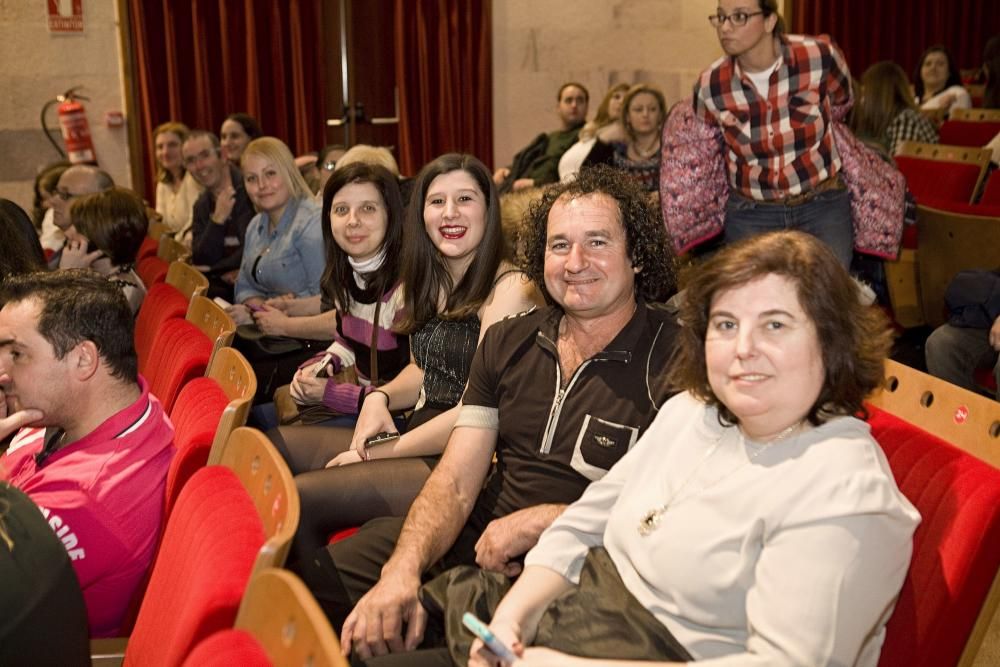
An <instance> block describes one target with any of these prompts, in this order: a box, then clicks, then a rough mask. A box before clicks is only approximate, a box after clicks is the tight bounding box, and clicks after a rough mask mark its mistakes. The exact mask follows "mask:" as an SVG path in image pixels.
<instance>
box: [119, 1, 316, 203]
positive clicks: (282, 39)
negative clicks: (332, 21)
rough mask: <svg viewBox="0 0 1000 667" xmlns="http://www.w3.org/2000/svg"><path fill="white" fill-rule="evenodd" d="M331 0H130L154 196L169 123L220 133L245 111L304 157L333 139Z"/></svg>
mask: <svg viewBox="0 0 1000 667" xmlns="http://www.w3.org/2000/svg"><path fill="white" fill-rule="evenodd" d="M322 1H323V0H242V1H238V0H190V1H188V2H176V1H175V0H129V2H128V10H129V19H130V25H131V33H132V34H131V37H132V39H131V41H132V45H133V50H134V57H135V69H136V71H135V80H136V88H137V93H138V108H137V112H138V116H139V117H138V119H133V122H136V121H137V122H138V123H139V126H140V135H141V142H142V150H143V152H142V158H141V159H142V160H143V164H144V167H145V172H146V182H145V188H146V193H147V196H151V195H152V192H153V185H152V184H153V181H152V179H153V174H154V173H155V171H156V169H155V164H154V161H153V151H152V143H153V141H152V130H153V128H155V127H156V126H157V125H159V124H160V123H162V122H165V121H167V120H179V121H181V122H183V123H185V124H187V125H188V126H189V127H191V128H192V129H193V128H202V129H208V130H211V131H213V132H216V133H217V132H218V131H219V127H220V126H221V124H222V120H223V119H224V118H225V117H226V116H227V115H228V114H230V113H233V112H235V111H245V112H247V113H249V114H250V115H251V116H254V117H255V118H257V120H258V121H260V124H261V127H262V128H263V129H264V133H265V134H268V135H271V136H275V137H278V138H279V139H281V140H283V141H285V142H286V143H287V144H288V145H289V147H290V148H291V149H292V152H293V153H295V154H299V153H304V152H307V151H312V150H317V149H319V148H321V147H322V146H323V145H324V144H325V143H326V142H325V135H324V130H325V128H324V125H323V122H324V119H325V118H326V110H325V108H324V107H325V103H324V97H323V73H322V62H321V60H322V59H321V58H320V57H319V56H318V54H319V53H321V48H322V44H323V42H322V35H321V28H322V20H321V4H322ZM136 188H137V189H139V184H136Z"/></svg>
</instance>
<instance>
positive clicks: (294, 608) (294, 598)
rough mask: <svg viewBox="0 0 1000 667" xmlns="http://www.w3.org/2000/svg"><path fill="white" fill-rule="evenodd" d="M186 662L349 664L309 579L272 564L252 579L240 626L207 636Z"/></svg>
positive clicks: (200, 666) (195, 665) (195, 666)
mask: <svg viewBox="0 0 1000 667" xmlns="http://www.w3.org/2000/svg"><path fill="white" fill-rule="evenodd" d="M184 665H185V666H186V667H215V666H218V667H228V666H229V665H243V666H246V665H251V666H253V667H256V666H260V667H264V666H265V665H268V666H269V665H312V666H313V667H347V660H346V659H345V658H344V657H343V656H342V655H340V643H339V642H338V641H337V635H336V633H335V632H334V630H333V628H331V627H330V622H329V621H328V620H327V619H326V616H325V614H324V613H323V610H322V609H320V606H319V604H318V603H317V602H316V599H315V598H314V597H313V596H312V594H310V593H309V591H308V590H307V589H306V587H305V584H303V583H302V582H301V581H300V580H299V578H298V577H296V576H295V575H294V574H292V573H291V572H286V571H284V570H276V569H270V570H264V571H262V572H259V573H257V574H255V575H254V576H253V578H252V579H250V584H249V585H248V586H247V592H246V595H244V596H243V603H242V604H241V605H240V613H239V615H238V616H237V617H236V627H235V628H234V629H232V630H223V631H222V632H218V633H216V634H214V635H212V636H211V637H209V638H208V639H206V640H205V641H203V642H202V643H201V644H199V645H198V647H197V648H196V649H195V650H194V652H193V653H192V654H191V655H190V656H188V659H187V661H186V662H185V663H184Z"/></svg>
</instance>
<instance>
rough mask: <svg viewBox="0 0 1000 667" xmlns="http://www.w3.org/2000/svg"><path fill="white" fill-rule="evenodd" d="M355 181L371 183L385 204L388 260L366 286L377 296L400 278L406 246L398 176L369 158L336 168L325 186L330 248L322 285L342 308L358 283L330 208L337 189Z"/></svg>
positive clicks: (325, 237) (326, 239)
mask: <svg viewBox="0 0 1000 667" xmlns="http://www.w3.org/2000/svg"><path fill="white" fill-rule="evenodd" d="M351 183H371V184H372V185H374V186H375V189H376V190H378V192H379V194H380V195H381V196H382V202H383V203H384V204H385V212H386V227H385V239H384V240H383V241H382V247H383V248H385V261H383V262H382V266H380V267H379V268H378V269H377V270H376V271H374V273H373V274H372V275H369V276H368V278H367V283H368V284H367V286H366V288H365V289H366V290H367V291H371V292H373V293H375V297H376V298H380V297H381V295H383V294H385V292H387V291H388V290H389V289H390V288H391V287H392V286H393V285H394V284H396V281H397V280H399V258H400V255H401V254H402V248H403V200H402V197H401V196H400V194H399V184H398V182H397V181H396V177H395V176H393V175H392V174H391V173H389V170H387V169H386V168H385V167H381V166H379V165H376V164H368V163H365V162H355V163H354V164H349V165H347V166H346V167H341V168H340V169H337V170H336V171H334V172H333V175H332V176H330V180H328V181H327V182H326V187H324V188H323V217H322V218H320V220H321V222H322V227H323V247H324V248H325V249H326V269H324V271H323V277H322V279H321V280H320V289H322V290H323V297H324V300H325V301H329V302H330V303H332V304H334V306H335V307H336V308H338V309H341V310H342V311H346V310H347V309H348V308H349V307H350V302H351V292H350V289H349V285H353V284H354V276H353V275H352V272H353V269H351V264H350V262H349V261H348V255H347V253H346V252H344V250H343V248H341V247H340V246H339V245H337V242H336V241H334V239H333V231H332V230H331V229H330V209H331V208H332V207H333V198H334V197H335V196H336V195H337V192H339V191H340V189H341V188H343V187H344V186H345V185H350V184H351Z"/></svg>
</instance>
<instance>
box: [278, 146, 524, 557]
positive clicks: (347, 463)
mask: <svg viewBox="0 0 1000 667" xmlns="http://www.w3.org/2000/svg"><path fill="white" fill-rule="evenodd" d="M502 255H503V238H502V234H501V227H500V203H499V201H498V196H497V192H496V186H495V185H494V184H493V180H492V177H491V175H490V171H489V169H487V168H486V166H485V165H484V164H483V163H482V162H480V161H479V160H477V159H476V158H474V157H472V156H471V155H460V154H457V153H450V154H447V155H443V156H441V157H439V158H437V159H436V160H434V161H433V162H430V163H429V164H428V165H427V166H425V167H424V168H423V169H422V170H421V172H420V174H419V175H418V176H417V182H416V185H415V189H414V192H413V197H412V199H411V202H410V206H409V209H408V211H407V216H406V227H405V230H404V235H403V257H402V269H401V270H402V280H403V289H404V303H405V308H406V317H405V319H404V321H403V322H402V324H401V325H400V331H402V332H405V333H408V334H409V335H410V350H411V357H412V358H411V360H410V363H409V365H408V366H406V368H404V369H403V370H402V371H401V372H400V373H399V374H398V375H397V376H396V377H395V379H393V380H392V381H391V382H389V383H387V384H385V385H383V386H381V387H379V388H378V389H376V390H374V391H372V392H370V393H368V394H366V395H365V396H364V399H363V401H362V403H361V411H360V414H359V416H358V423H357V426H356V427H355V428H354V429H353V430H352V429H349V428H322V427H296V428H282V429H278V430H276V431H272V432H271V434H270V435H271V438H272V439H273V440H274V441H275V444H276V445H277V446H278V448H279V450H280V451H282V453H283V455H284V456H285V458H286V460H287V461H288V464H289V467H290V468H291V469H292V472H293V473H296V475H297V476H296V485H297V486H298V488H299V495H300V499H301V501H302V522H301V525H300V529H299V532H298V535H297V536H296V541H295V544H294V549H295V556H297V557H300V558H301V557H308V556H310V555H311V554H312V551H313V550H315V549H316V548H318V547H319V546H321V545H322V544H323V543H324V542H323V540H324V539H325V537H326V535H328V534H329V533H330V532H331V531H333V530H337V529H339V528H343V527H348V526H356V525H359V524H361V523H363V522H364V521H367V520H368V519H371V518H374V517H378V516H396V515H399V514H402V513H404V512H405V511H406V509H407V508H408V507H409V504H410V502H411V501H412V500H413V498H414V497H415V496H416V494H417V492H419V490H420V488H421V486H423V483H424V481H425V480H426V479H427V476H428V475H429V474H430V471H431V469H432V467H433V465H434V463H435V462H436V460H437V459H436V457H437V455H438V454H440V453H441V451H442V450H443V449H444V446H445V443H446V442H447V440H448V434H449V433H450V432H451V428H452V426H454V424H455V419H456V417H457V415H458V408H457V406H458V404H459V401H460V400H461V397H462V393H463V391H464V390H465V384H466V381H467V380H468V375H469V367H470V366H471V365H472V357H473V355H474V354H475V352H476V348H477V346H478V345H479V341H480V340H481V338H482V334H483V333H484V332H485V331H486V329H487V328H488V327H489V326H490V325H491V324H492V323H494V322H497V321H499V320H501V319H503V318H504V317H507V316H509V315H513V314H515V313H519V312H522V311H524V310H527V309H529V308H531V307H532V306H533V305H535V304H537V303H539V302H540V298H539V295H538V292H537V289H536V288H535V286H534V284H533V283H531V282H530V281H529V280H528V279H527V278H526V277H525V275H524V273H523V272H521V271H520V270H517V269H515V268H514V267H513V266H511V265H510V264H508V263H506V262H504V261H503V260H502ZM414 406H416V409H415V410H414V411H413V414H412V415H411V416H410V419H409V421H408V423H407V429H406V432H405V433H403V434H402V435H400V437H399V438H397V439H395V440H393V441H391V442H388V443H385V444H379V445H375V446H372V447H366V446H365V440H366V439H367V438H368V437H370V436H373V435H375V434H377V433H380V432H383V431H389V432H394V431H396V430H397V428H396V425H395V423H394V421H393V415H392V411H398V410H405V409H409V408H412V407H414ZM432 457H433V458H432ZM379 459H397V460H395V461H380V460H379ZM362 461H366V463H365V464H364V465H360V466H358V465H351V464H356V463H360V462H362ZM324 466H332V467H333V468H332V469H327V470H324V469H323V468H324ZM310 471H311V472H310Z"/></svg>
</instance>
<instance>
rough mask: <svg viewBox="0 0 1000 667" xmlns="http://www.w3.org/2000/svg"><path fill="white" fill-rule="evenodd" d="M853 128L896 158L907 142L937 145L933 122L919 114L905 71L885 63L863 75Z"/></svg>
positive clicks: (860, 135)
mask: <svg viewBox="0 0 1000 667" xmlns="http://www.w3.org/2000/svg"><path fill="white" fill-rule="evenodd" d="M851 125H852V127H851V129H852V130H854V133H855V134H857V135H858V137H859V138H861V139H864V140H866V141H869V142H874V143H876V144H878V145H879V146H881V147H882V149H883V150H885V151H886V152H887V154H888V155H895V154H896V152H897V150H898V148H899V146H900V145H901V144H902V143H903V142H904V141H919V142H921V143H927V144H936V143H937V142H938V131H937V128H935V127H934V123H933V122H932V121H931V120H930V119H929V118H927V117H926V116H924V115H922V114H921V113H920V112H919V111H917V106H916V104H914V102H913V96H912V95H911V94H910V83H909V82H908V81H907V80H906V73H905V72H903V68H902V67H900V66H899V65H897V64H896V63H894V62H890V61H888V60H883V61H882V62H880V63H875V64H874V65H872V66H871V67H869V68H868V69H866V70H865V73H864V74H863V75H862V76H861V94H860V95H859V96H858V101H857V104H856V105H855V106H854V115H853V118H852V121H851Z"/></svg>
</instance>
